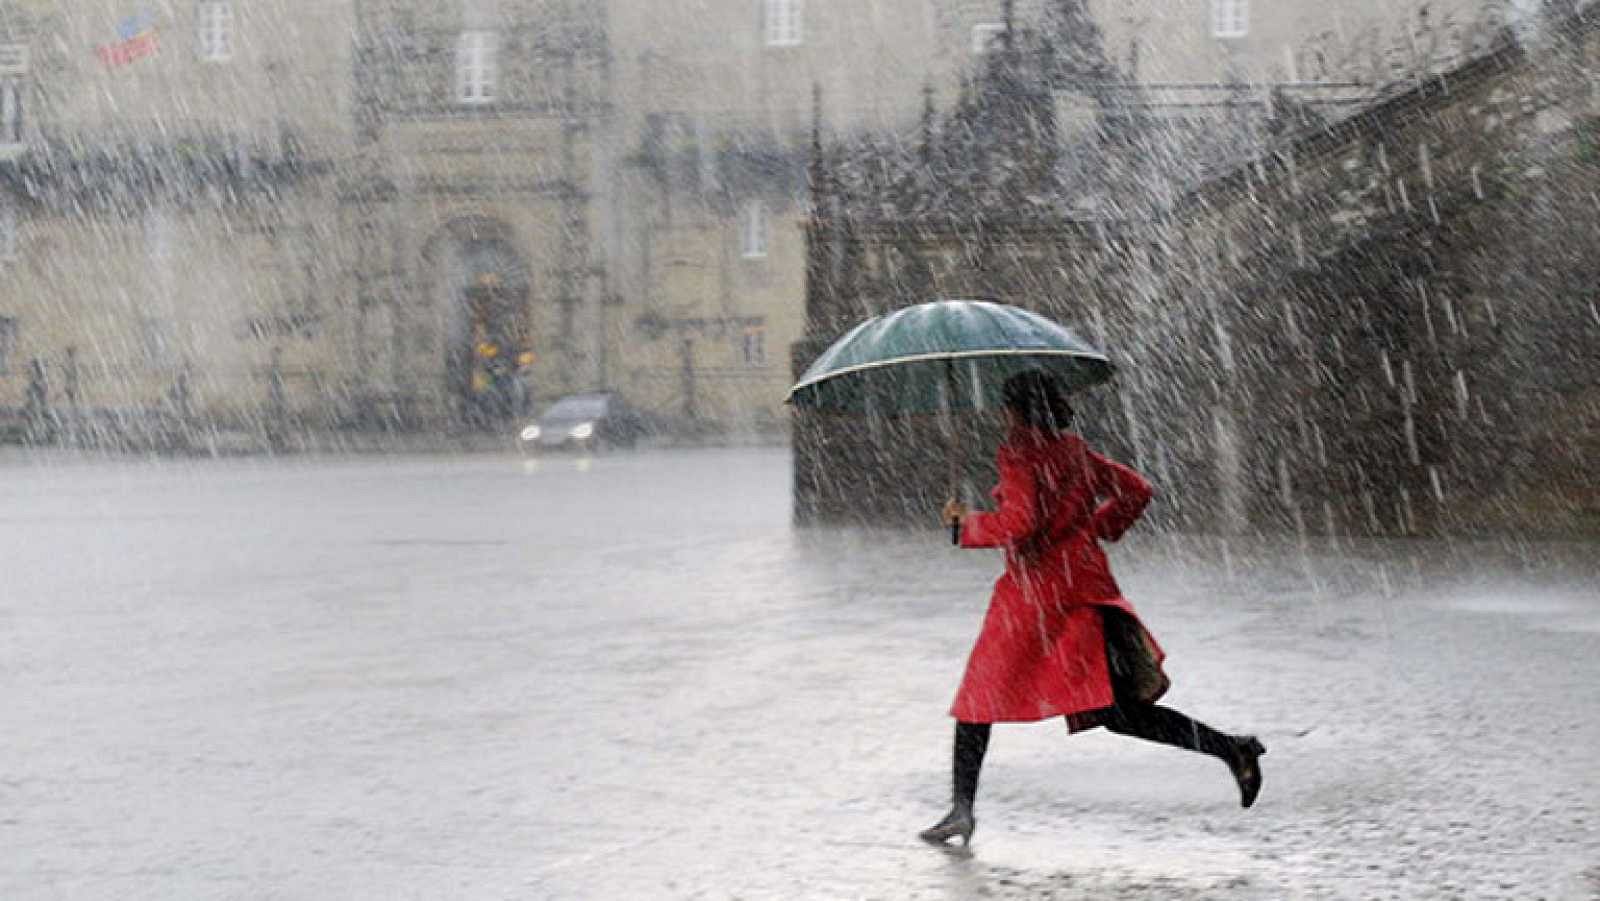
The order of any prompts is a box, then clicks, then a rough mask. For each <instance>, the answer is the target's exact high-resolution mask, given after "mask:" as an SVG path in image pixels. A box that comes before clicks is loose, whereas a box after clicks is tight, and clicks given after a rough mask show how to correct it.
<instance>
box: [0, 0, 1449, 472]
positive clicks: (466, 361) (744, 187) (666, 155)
mask: <svg viewBox="0 0 1600 901" xmlns="http://www.w3.org/2000/svg"><path fill="white" fill-rule="evenodd" d="M1370 5H1371V6H1372V7H1373V8H1374V9H1376V4H1375V3H1374V4H1370ZM1289 7H1297V8H1298V7H1304V9H1302V10H1301V12H1302V13H1304V14H1305V15H1307V16H1310V18H1306V19H1304V21H1305V22H1308V23H1315V25H1316V27H1318V28H1325V30H1337V27H1341V23H1340V22H1335V21H1333V20H1327V21H1323V20H1318V19H1316V15H1318V14H1320V13H1317V12H1316V8H1317V5H1315V4H1310V3H1302V4H1279V5H1274V6H1273V7H1271V8H1268V7H1265V6H1262V5H1259V4H1258V5H1257V6H1256V7H1255V8H1253V9H1252V8H1250V7H1248V5H1247V4H1246V3H1245V2H1244V0H1207V2H1204V3H1202V2H1198V0H1184V2H1183V3H1178V4H1169V3H1154V2H1151V3H1147V4H1143V5H1140V4H1138V3H1135V4H1132V5H1121V6H1119V7H1118V8H1117V9H1116V10H1107V11H1105V13H1104V14H1103V15H1101V16H1099V17H1098V19H1100V20H1101V21H1102V23H1103V25H1104V30H1105V35H1106V37H1105V46H1106V47H1108V48H1112V50H1113V52H1110V53H1108V57H1107V58H1108V59H1109V60H1111V61H1112V62H1115V63H1116V67H1115V70H1113V69H1110V68H1107V69H1104V70H1087V69H1082V70H1078V76H1076V81H1075V82H1074V85H1073V87H1074V90H1061V89H1057V90H1054V92H1053V94H1052V96H1053V97H1054V100H1055V105H1056V107H1057V109H1056V112H1055V113H1053V115H1054V117H1055V119H1056V120H1057V121H1058V122H1059V123H1060V124H1061V125H1062V126H1063V127H1064V128H1068V130H1069V131H1070V128H1069V126H1071V125H1072V123H1074V122H1080V123H1081V122H1083V121H1094V120H1095V117H1096V116H1098V115H1099V113H1098V112H1096V110H1097V109H1099V108H1100V107H1103V106H1104V105H1105V103H1106V100H1107V97H1108V96H1109V95H1108V94H1107V93H1106V92H1107V91H1112V90H1113V89H1114V90H1115V91H1118V92H1122V93H1118V94H1116V95H1115V96H1116V97H1118V98H1121V99H1120V100H1119V101H1118V102H1119V103H1120V104H1121V105H1122V106H1123V107H1124V108H1130V109H1132V108H1147V109H1149V110H1152V111H1170V110H1180V111H1182V114H1183V115H1191V114H1192V115H1203V114H1205V111H1207V110H1209V109H1210V106H1209V105H1210V104H1212V103H1221V101H1219V100H1218V99H1217V98H1223V99H1224V100H1226V101H1227V102H1228V103H1235V104H1237V103H1242V104H1245V105H1249V106H1252V108H1254V107H1259V106H1261V105H1263V104H1270V103H1271V102H1273V98H1272V94H1271V91H1269V90H1268V89H1266V88H1264V87H1262V86H1261V84H1260V82H1262V81H1263V80H1273V81H1274V83H1277V82H1280V81H1282V80H1285V79H1291V78H1299V79H1300V81H1302V82H1308V83H1309V82H1315V83H1314V84H1309V86H1307V85H1301V84H1300V83H1299V82H1295V83H1294V84H1292V85H1290V86H1289V87H1287V88H1286V89H1285V90H1287V91H1288V92H1289V93H1290V94H1292V95H1293V96H1295V97H1299V98H1300V99H1301V100H1305V101H1306V102H1308V103H1310V102H1326V103H1328V104H1334V103H1337V102H1340V100H1341V98H1343V97H1344V96H1345V95H1344V94H1343V93H1341V92H1345V91H1347V90H1348V89H1347V88H1344V87H1340V86H1339V85H1341V84H1349V83H1354V82H1353V81H1351V79H1356V80H1359V77H1358V76H1359V73H1357V72H1356V70H1357V69H1358V68H1359V67H1358V66H1356V65H1355V63H1354V62H1351V60H1352V59H1353V57H1352V56H1351V54H1350V53H1349V52H1344V53H1343V54H1342V55H1341V54H1339V53H1331V52H1327V51H1325V52H1323V53H1322V56H1321V57H1320V59H1321V60H1323V63H1326V65H1322V64H1321V63H1319V65H1322V68H1319V69H1318V70H1317V74H1316V75H1315V76H1310V75H1304V74H1302V75H1299V76H1296V75H1294V70H1295V68H1296V67H1298V66H1301V65H1302V62H1300V61H1297V60H1300V58H1301V57H1300V56H1295V55H1294V54H1295V53H1300V54H1301V56H1304V57H1305V58H1306V59H1311V58H1312V57H1313V56H1315V55H1314V54H1312V56H1306V54H1307V53H1310V51H1307V50H1304V49H1302V50H1300V51H1294V52H1292V53H1290V54H1288V55H1286V54H1285V52H1284V47H1285V46H1287V44H1286V43H1285V40H1286V38H1285V37H1284V36H1286V35H1288V34H1290V33H1291V31H1289V30H1288V29H1289V25H1288V24H1287V23H1289V22H1290V21H1291V19H1292V15H1291V13H1289V12H1285V11H1284V10H1286V9H1288V8H1289ZM1069 8H1075V9H1077V12H1076V13H1072V14H1073V15H1080V16H1083V15H1086V14H1085V13H1084V7H1083V6H1082V4H1074V3H1062V2H1052V3H1048V4H1046V3H1043V2H1029V0H1018V2H1017V3H1015V4H1014V5H1013V4H1009V3H1003V2H998V0H994V2H984V3H975V2H968V0H871V2H860V0H808V2H803V0H761V2H752V0H701V2H697V3H694V4H687V5H686V4H673V3H653V2H652V3H646V2H642V0H609V2H587V0H449V2H442V0H317V2H312V0H258V2H251V3H241V2H237V0H192V2H191V0H184V2H166V3H144V4H141V3H139V2H134V0H83V2H74V3H72V4H60V3H56V2H52V0H3V2H0V132H3V134H0V176H3V177H0V185H3V188H4V191H3V198H4V203H3V206H0V257H6V259H5V260H4V261H0V431H5V430H7V429H8V428H10V429H12V430H13V431H15V430H16V429H18V428H21V426H23V425H26V427H27V432H28V434H30V435H31V436H32V437H35V438H43V437H68V438H71V439H73V440H84V441H99V440H103V441H120V442H133V443H140V442H157V443H174V442H183V441H188V442H190V443H193V440H194V435H195V434H196V432H197V431H198V432H200V433H208V432H215V431H216V429H215V428H210V427H218V428H221V429H223V430H226V431H232V432H235V433H244V434H249V435H265V436H267V437H269V438H271V439H272V440H274V441H278V442H284V441H292V440H293V438H294V436H295V435H297V434H299V433H302V432H308V431H312V432H315V431H326V430H330V429H339V428H381V429H417V428H426V429H437V428H440V427H450V428H456V427H461V426H471V427H483V428H490V429H495V430H500V429H502V428H503V424H504V420H505V419H506V418H507V417H509V416H512V415H514V413H515V411H517V410H519V409H523V408H526V407H528V406H532V405H537V404H539V403H542V402H545V401H547V400H549V399H551V398H553V397H555V396H557V395H559V394H561V393H564V392H568V391H575V390H587V389H592V388H611V389H616V390H619V391H621V392H623V393H624V394H626V395H628V396H629V397H630V398H632V399H634V400H635V402H636V403H638V404H640V405H642V406H644V407H646V408H647V409H650V410H653V411H656V412H657V413H659V414H660V415H661V416H662V418H663V419H664V420H665V421H668V422H671V423H674V424H677V425H679V426H682V427H685V428H694V429H706V428H713V429H719V430H733V431H750V432H766V431H775V430H781V429H782V428H783V427H784V425H785V424H786V418H785V417H784V415H783V413H782V409H781V406H780V399H781V397H782V395H783V391H784V389H785V388H786V387H787V384H788V381H789V376H790V373H789V368H788V365H787V362H788V361H787V357H786V354H785V353H784V351H783V349H784V348H787V347H788V346H790V345H791V344H792V343H794V342H795V341H797V340H799V339H800V338H801V337H802V335H803V333H804V331H805V323H806V314H805V309H804V307H803V305H802V304H801V302H800V299H801V298H802V297H803V295H804V292H805V273H806V267H807V253H808V252H807V248H806V245H805V235H804V232H803V231H802V229H801V227H800V226H801V224H802V222H803V220H804V219H805V215H806V212H807V210H808V204H809V202H810V200H809V192H808V188H807V170H806V166H807V147H808V144H809V141H810V133H809V132H810V123H811V121H812V117H813V109H814V107H815V105H816V103H817V97H818V95H820V98H821V104H822V107H823V109H825V110H826V117H827V121H828V123H829V127H830V129H831V130H833V131H834V132H836V133H838V134H851V135H863V136H865V135H892V136H894V139H893V143H897V144H899V145H901V146H902V147H904V146H910V145H912V144H914V143H915V136H916V135H917V134H918V132H919V125H918V123H919V121H920V119H921V118H922V115H923V108H924V106H925V105H926V104H927V103H928V102H930V101H931V103H932V104H934V105H935V106H936V107H938V108H941V109H946V108H952V107H954V106H955V105H957V104H958V103H960V102H961V98H962V97H963V96H964V95H963V90H964V89H963V87H962V84H963V80H964V79H965V78H966V76H967V75H968V74H969V73H970V72H971V70H972V69H973V67H974V66H978V65H981V64H982V61H983V60H984V58H985V57H986V56H988V55H990V54H991V53H992V52H993V51H994V50H995V49H996V47H997V46H999V43H1000V40H1001V37H1002V35H1001V34H1000V33H999V32H997V30H996V24H997V23H1003V22H1004V21H1005V20H1006V18H1007V17H1008V16H1009V17H1011V18H1012V19H1013V20H1014V21H1016V22H1018V23H1021V25H1026V24H1027V23H1030V22H1033V21H1035V20H1042V19H1043V18H1048V17H1050V16H1060V15H1063V13H1062V10H1068V9H1069ZM1434 8H1435V9H1440V8H1442V7H1439V5H1438V4H1434ZM1363 9H1364V8H1363ZM1373 14H1374V15H1377V13H1376V12H1374V13H1373ZM1385 14H1386V15H1397V14H1396V13H1393V12H1389V13H1385ZM1352 15H1353V16H1355V18H1351V19H1349V20H1348V21H1347V22H1346V23H1344V24H1347V25H1349V27H1348V28H1347V29H1346V33H1347V35H1358V34H1359V29H1357V28H1356V27H1355V26H1354V25H1353V24H1350V23H1355V22H1357V21H1358V20H1359V15H1357V14H1352ZM1082 21H1084V22H1087V21H1088V20H1087V19H1083V20H1082ZM1019 27H1020V25H1019ZM1136 38H1138V40H1136ZM1158 38H1159V40H1157V39H1158ZM1319 46H1321V45H1319ZM1330 46H1331V45H1330ZM1291 57H1292V58H1293V60H1296V61H1292V63H1291V62H1285V60H1290V59H1291ZM1328 60H1332V61H1333V62H1331V63H1329V62H1327V61H1328ZM1358 62H1359V61H1358ZM1340 66H1343V68H1340ZM1352 73H1356V74H1352ZM1112 76H1115V77H1114V78H1112ZM1103 78H1112V80H1113V81H1115V82H1116V84H1115V85H1114V86H1108V85H1107V83H1106V82H1104V81H1102V79H1103ZM1190 81H1192V82H1196V84H1188V82H1190ZM1168 82H1172V83H1177V82H1183V83H1184V84H1179V85H1178V86H1177V87H1171V86H1167V87H1163V86H1162V85H1163V84H1167V83H1168ZM1185 85H1187V86H1185ZM968 90H970V88H969V89H968ZM1128 97H1136V98H1138V101H1137V102H1138V103H1144V104H1147V106H1146V107H1137V106H1136V104H1135V103H1134V102H1130V101H1128V100H1127V98H1128ZM1194 97H1200V98H1202V99H1200V100H1198V101H1196V100H1195V99H1194ZM1206 98H1210V99H1206ZM1085 109H1087V110H1089V112H1088V113H1087V114H1086V113H1085V112H1084V110H1085ZM1163 114H1164V113H1163ZM961 175H962V174H961V173H952V177H954V178H960V177H961ZM202 426H205V427H206V428H201V427H202ZM185 436H187V437H185ZM202 437H204V434H202Z"/></svg>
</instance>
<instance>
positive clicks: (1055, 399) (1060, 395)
mask: <svg viewBox="0 0 1600 901" xmlns="http://www.w3.org/2000/svg"><path fill="white" fill-rule="evenodd" d="M1000 398H1001V402H1002V403H1004V404H1005V406H1006V407H1007V408H1008V409H1010V410H1011V411H1012V412H1014V413H1016V414H1017V417H1018V418H1020V419H1021V420H1022V422H1023V424H1024V425H1027V426H1030V427H1032V428H1036V429H1039V430H1041V431H1045V432H1059V431H1061V430H1062V429H1065V428H1067V427H1068V426H1070V425H1072V416H1073V413H1072V406H1071V405H1070V404H1068V403H1067V394H1066V392H1065V391H1063V390H1061V383H1060V382H1059V381H1057V380H1056V378H1055V376H1053V375H1051V374H1050V373H1048V372H1045V371H1044V370H1043V369H1029V370H1027V371H1026V372H1019V373H1017V374H1016V375H1014V376H1012V377H1011V378H1008V379H1006V381H1005V384H1004V385H1003V386H1001V388H1000Z"/></svg>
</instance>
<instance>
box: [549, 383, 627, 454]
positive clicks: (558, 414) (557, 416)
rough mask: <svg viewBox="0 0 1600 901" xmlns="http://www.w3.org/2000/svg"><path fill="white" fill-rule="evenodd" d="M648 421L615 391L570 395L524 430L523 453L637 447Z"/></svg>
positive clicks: (550, 407) (553, 405) (556, 403)
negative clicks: (645, 423)
mask: <svg viewBox="0 0 1600 901" xmlns="http://www.w3.org/2000/svg"><path fill="white" fill-rule="evenodd" d="M644 430H645V429H644V418H643V417H642V416H641V415H640V414H639V412H638V411H637V410H634V409H633V408H632V407H631V406H629V405H628V403H627V402H626V401H625V400H623V399H622V397H621V396H620V395H618V394H616V393H614V392H610V391H600V392H594V393H589V394H570V395H568V396H566V397H563V398H561V399H560V400H558V401H556V402H555V403H553V404H551V405H550V406H549V407H548V408H546V410H545V411H544V413H542V414H540V416H539V418H538V419H537V420H536V421H534V422H533V423H530V424H529V425H527V426H525V427H523V429H522V431H521V433H519V434H518V436H517V438H518V444H519V445H520V446H521V447H522V449H523V450H525V451H526V450H581V451H596V450H602V449H605V448H611V447H633V446H634V445H635V444H637V443H638V441H639V438H640V436H641V434H642V433H643V432H644Z"/></svg>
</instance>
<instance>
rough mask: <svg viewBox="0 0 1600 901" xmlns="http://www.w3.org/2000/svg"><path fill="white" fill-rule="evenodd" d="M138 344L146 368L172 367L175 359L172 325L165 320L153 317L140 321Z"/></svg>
mask: <svg viewBox="0 0 1600 901" xmlns="http://www.w3.org/2000/svg"><path fill="white" fill-rule="evenodd" d="M139 343H140V346H141V349H142V350H143V351H144V362H145V365H147V366H150V367H152V368H155V369H162V368H165V367H167V366H170V365H172V363H173V362H174V360H175V359H176V353H175V350H176V348H175V347H174V346H173V345H174V343H175V342H174V341H173V335H172V323H171V322H170V321H168V320H166V319H158V318H155V317H153V316H147V317H145V318H143V319H140V320H139Z"/></svg>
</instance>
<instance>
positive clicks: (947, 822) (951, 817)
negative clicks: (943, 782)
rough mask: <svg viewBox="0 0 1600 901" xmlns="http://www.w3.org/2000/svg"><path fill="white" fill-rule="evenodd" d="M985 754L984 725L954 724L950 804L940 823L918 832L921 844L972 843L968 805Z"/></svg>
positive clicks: (986, 733)
mask: <svg viewBox="0 0 1600 901" xmlns="http://www.w3.org/2000/svg"><path fill="white" fill-rule="evenodd" d="M988 750H989V724H988V723H963V722H960V721H957V722H956V741H955V753H954V754H953V755H951V756H952V765H951V771H952V772H951V776H952V778H951V782H952V787H953V789H954V791H953V794H954V798H953V799H952V800H953V802H954V803H952V804H951V805H950V812H949V813H947V814H945V817H944V819H942V820H940V821H939V822H937V823H935V824H934V825H933V826H931V827H929V828H927V829H924V830H922V840H923V841H925V842H931V843H933V844H935V845H943V844H945V843H946V842H948V841H950V839H952V838H956V837H957V836H960V838H961V843H962V844H966V843H967V842H970V841H972V830H973V828H974V827H975V826H976V825H977V821H976V820H974V819H973V817H972V803H973V801H975V800H977V797H978V773H979V771H981V770H982V769H983V755H984V753H985V752H986V751H988Z"/></svg>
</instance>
